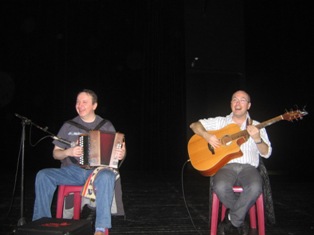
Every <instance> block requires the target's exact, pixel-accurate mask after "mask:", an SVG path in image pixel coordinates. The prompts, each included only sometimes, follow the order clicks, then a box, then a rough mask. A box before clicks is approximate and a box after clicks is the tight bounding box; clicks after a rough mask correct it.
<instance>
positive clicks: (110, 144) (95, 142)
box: [78, 130, 124, 169]
mask: <svg viewBox="0 0 314 235" xmlns="http://www.w3.org/2000/svg"><path fill="white" fill-rule="evenodd" d="M123 142H124V134H123V133H119V132H117V133H108V132H102V131H99V130H96V131H89V132H88V134H83V135H80V136H79V140H78V144H79V146H81V147H82V148H83V154H82V156H81V157H80V158H79V164H80V165H82V166H83V167H85V168H90V167H94V166H108V167H111V168H116V169H117V168H118V167H119V159H118V158H117V156H116V150H117V149H119V148H121V147H122V144H123Z"/></svg>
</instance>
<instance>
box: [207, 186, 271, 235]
mask: <svg viewBox="0 0 314 235" xmlns="http://www.w3.org/2000/svg"><path fill="white" fill-rule="evenodd" d="M233 191H234V192H235V193H241V192H243V188H242V187H240V186H234V187H233ZM219 206H220V201H219V199H218V197H217V195H216V193H214V192H213V201H212V215H211V226H210V235H216V234H217V226H218V215H219ZM225 213H226V207H225V206H224V205H223V204H222V205H221V221H223V219H224V218H225ZM249 215H250V228H252V229H256V228H257V227H258V234H259V235H265V217H264V197H263V193H261V195H259V197H258V198H257V200H256V202H255V204H254V205H253V206H252V207H251V208H250V211H249ZM256 215H257V222H258V226H256V225H257V223H256Z"/></svg>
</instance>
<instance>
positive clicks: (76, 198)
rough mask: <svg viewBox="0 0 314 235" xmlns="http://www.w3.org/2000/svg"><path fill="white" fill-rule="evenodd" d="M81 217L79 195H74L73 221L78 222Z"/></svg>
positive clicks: (78, 193)
mask: <svg viewBox="0 0 314 235" xmlns="http://www.w3.org/2000/svg"><path fill="white" fill-rule="evenodd" d="M80 217H81V193H80V192H75V193H74V211H73V219H76V220H79V219H80Z"/></svg>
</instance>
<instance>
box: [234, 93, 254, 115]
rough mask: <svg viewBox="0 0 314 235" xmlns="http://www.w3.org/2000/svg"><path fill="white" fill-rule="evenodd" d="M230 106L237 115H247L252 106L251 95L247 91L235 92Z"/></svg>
mask: <svg viewBox="0 0 314 235" xmlns="http://www.w3.org/2000/svg"><path fill="white" fill-rule="evenodd" d="M230 107H231V110H232V112H233V115H234V116H235V117H237V118H241V117H246V113H247V111H248V110H249V109H250V107H251V100H250V96H249V95H248V93H246V92H245V91H237V92H235V93H234V94H233V95H232V98H231V103H230Z"/></svg>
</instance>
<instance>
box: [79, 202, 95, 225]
mask: <svg viewBox="0 0 314 235" xmlns="http://www.w3.org/2000/svg"><path fill="white" fill-rule="evenodd" d="M81 218H82V219H86V220H89V221H91V223H92V225H94V223H95V219H96V208H93V207H90V206H88V205H85V206H84V207H83V210H82V214H81Z"/></svg>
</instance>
